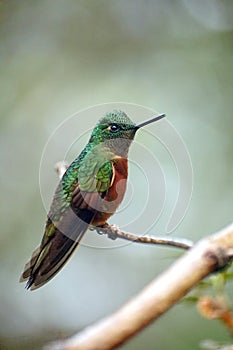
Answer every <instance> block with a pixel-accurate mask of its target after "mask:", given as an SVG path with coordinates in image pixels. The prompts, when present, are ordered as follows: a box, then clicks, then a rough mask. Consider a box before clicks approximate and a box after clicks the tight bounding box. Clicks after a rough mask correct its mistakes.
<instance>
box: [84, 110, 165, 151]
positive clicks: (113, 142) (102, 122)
mask: <svg viewBox="0 0 233 350" xmlns="http://www.w3.org/2000/svg"><path fill="white" fill-rule="evenodd" d="M164 117H165V114H160V115H158V116H154V117H152V118H150V119H149V120H146V121H144V122H142V123H139V124H137V125H136V124H135V123H134V122H133V121H132V120H131V119H130V118H129V117H128V116H127V114H126V113H125V112H122V111H120V110H119V111H117V110H114V111H112V112H109V113H107V114H106V115H105V116H104V117H102V118H100V119H99V121H98V123H97V124H96V126H95V128H94V130H93V131H92V134H91V138H90V140H89V144H90V145H92V146H93V144H94V145H100V144H102V143H104V144H103V146H104V147H107V148H109V149H110V150H111V151H112V152H114V153H116V154H118V155H121V156H127V153H128V149H129V146H130V144H131V142H132V141H133V139H134V136H135V133H136V131H137V130H139V129H140V128H141V127H143V126H145V125H148V124H151V123H153V122H155V121H157V120H160V119H162V118H164Z"/></svg>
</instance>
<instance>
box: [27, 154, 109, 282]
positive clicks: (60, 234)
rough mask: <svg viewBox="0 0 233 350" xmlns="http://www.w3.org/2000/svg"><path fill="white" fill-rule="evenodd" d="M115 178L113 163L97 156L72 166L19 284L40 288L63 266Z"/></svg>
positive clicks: (57, 194) (59, 186)
mask: <svg viewBox="0 0 233 350" xmlns="http://www.w3.org/2000/svg"><path fill="white" fill-rule="evenodd" d="M112 177H113V168H112V163H111V161H109V160H108V159H104V161H103V159H101V160H100V158H98V157H96V156H95V155H92V156H89V157H87V158H86V160H85V159H83V161H82V162H78V161H74V162H73V163H72V164H71V165H70V167H69V168H68V169H67V171H66V173H65V174H64V176H63V178H62V180H61V182H60V183H59V185H58V187H57V190H56V192H55V195H54V199H53V202H52V205H51V208H50V212H49V214H48V218H47V223H46V227H45V233H44V236H43V239H42V242H41V245H40V247H39V248H37V249H36V250H35V251H34V253H33V255H32V258H31V260H30V261H29V262H28V263H27V264H26V266H25V270H24V272H23V274H22V276H21V279H20V281H25V280H28V282H27V288H30V289H36V288H39V287H41V286H42V285H43V284H45V283H47V282H48V281H49V280H50V279H51V278H52V277H53V276H54V275H55V274H56V273H57V272H59V271H60V269H61V268H62V267H63V266H64V264H65V263H66V262H67V260H68V259H69V257H70V256H71V255H72V253H73V252H74V251H75V249H76V248H77V246H78V244H79V242H80V240H81V238H82V236H83V235H84V233H85V232H86V230H87V229H88V227H89V225H90V224H91V223H92V221H93V220H94V218H95V215H96V213H97V212H96V211H95V210H93V208H97V207H98V203H97V202H98V201H99V200H100V198H102V197H103V196H104V194H105V193H106V191H107V190H108V189H109V187H110V186H111V183H112ZM90 200H91V203H92V205H91V207H90Z"/></svg>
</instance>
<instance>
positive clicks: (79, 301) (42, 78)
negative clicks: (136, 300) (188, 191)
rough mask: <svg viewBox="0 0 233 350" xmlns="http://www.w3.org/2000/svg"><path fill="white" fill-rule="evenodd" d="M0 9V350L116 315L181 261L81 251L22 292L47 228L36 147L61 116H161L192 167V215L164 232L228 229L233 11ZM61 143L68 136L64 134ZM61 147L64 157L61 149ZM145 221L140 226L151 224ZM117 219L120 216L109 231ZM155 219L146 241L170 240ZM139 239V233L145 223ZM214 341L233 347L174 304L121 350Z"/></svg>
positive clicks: (201, 6) (132, 6)
mask: <svg viewBox="0 0 233 350" xmlns="http://www.w3.org/2000/svg"><path fill="white" fill-rule="evenodd" d="M0 11H1V17H0V26H1V31H0V38H1V46H0V55H1V56H0V57H1V62H0V65H1V68H0V69H1V81H0V84H1V107H0V108H1V119H0V133H1V138H0V142H1V147H0V150H1V151H0V152H1V153H0V156H1V173H0V174H1V233H0V242H1V245H0V253H1V256H0V277H1V287H0V300H1V306H0V348H1V349H9V350H10V349H24V350H27V349H30V350H34V349H40V348H41V346H42V344H45V343H46V342H47V341H48V340H52V339H57V338H60V337H65V336H67V335H70V334H72V333H73V332H75V331H77V330H80V329H82V328H83V327H85V326H87V325H89V324H91V323H93V322H94V321H96V320H97V319H99V318H101V317H103V316H105V315H107V314H109V313H110V312H112V311H114V310H115V309H117V308H118V307H120V306H121V305H122V304H123V303H124V302H126V301H127V300H128V299H129V298H130V297H131V296H133V295H135V294H136V293H137V292H139V291H140V290H141V289H142V288H143V287H144V286H145V285H146V284H147V283H148V282H149V281H151V280H152V279H153V278H154V277H155V276H156V275H157V274H158V273H160V272H161V271H163V270H164V269H165V268H166V267H167V266H169V264H171V262H172V261H173V260H174V259H175V258H176V257H177V255H178V254H177V251H175V250H172V249H168V248H161V247H148V246H139V245H136V244H130V245H127V246H124V247H122V248H120V249H93V248H90V247H86V246H82V247H80V248H79V251H78V252H77V254H75V255H74V257H73V258H72V259H71V260H70V262H69V264H67V266H66V267H65V268H64V270H62V272H61V273H60V274H59V275H58V276H57V277H56V278H55V279H53V280H52V281H51V282H50V283H49V284H48V285H46V286H44V287H43V288H41V289H39V290H38V291H35V292H28V291H26V290H25V289H24V286H23V285H21V284H19V283H18V279H19V275H20V274H21V272H22V269H23V267H24V264H25V262H26V261H27V260H28V258H29V257H30V254H31V252H32V250H33V249H34V248H35V247H36V246H37V245H38V244H39V242H40V239H41V236H42V233H43V228H44V221H45V217H46V210H45V208H44V206H43V202H42V198H41V195H40V187H39V167H40V159H41V155H42V152H43V148H44V145H45V144H46V142H47V140H48V137H49V136H50V135H51V133H52V132H53V131H54V129H55V128H56V127H57V126H58V125H59V124H60V123H61V122H63V121H64V120H65V118H67V117H68V116H69V115H71V114H73V113H75V112H77V111H79V110H81V109H83V108H87V107H89V106H92V105H95V104H99V103H105V102H109V101H110V102H111V101H122V102H125V103H128V102H130V103H136V104H140V105H145V106H148V107H149V108H152V109H154V110H156V111H158V112H166V114H167V116H168V119H169V121H170V122H171V123H172V124H173V125H174V127H175V128H176V129H177V131H178V132H179V134H180V135H181V137H182V138H183V139H184V141H185V143H186V146H187V148H188V151H189V153H190V156H191V161H192V166H193V172H194V188H193V196H192V199H191V202H190V206H189V209H188V211H187V214H186V216H185V218H184V220H183V221H182V223H181V224H180V225H179V226H178V227H177V228H176V230H175V231H174V232H172V237H173V236H174V237H176V236H180V237H186V238H189V239H192V240H194V241H196V240H198V239H200V238H201V237H203V236H205V235H208V234H210V233H212V232H214V231H215V230H218V229H219V228H221V227H223V226H224V225H226V224H228V223H230V222H231V221H232V209H233V208H232V207H233V205H232V198H233V187H232V173H233V162H232V154H233V142H232V135H233V117H232V110H233V102H232V101H233V100H232V95H233V89H232V79H233V74H232V72H233V69H232V54H233V40H232V39H233V37H232V34H233V21H232V15H233V2H232V1H231V0H229V1H220V0H218V1H217V0H214V1H213V0H212V1H210V0H204V1H187V0H183V1H182V0H180V1H168V0H165V1H163V0H156V1H152V0H148V1H139V0H134V1H132V0H126V1H123V0H120V1H113V0H110V1H107V0H99V1H94V0H89V1H84V0H82V1H81V0H77V1H74V0H68V1H64V0H57V1H52V0H50V1H49V0H41V1H37V2H36V1H29V0H22V1H11V0H7V1H4V0H3V1H1V3H0ZM99 117H100V116H99V115H97V116H96V117H94V116H93V119H91V120H88V127H89V126H90V125H94V124H95V122H96V120H97V119H98V118H99ZM131 117H132V118H133V116H131ZM82 127H83V128H84V129H85V125H82ZM79 133H80V130H79V126H78V125H77V137H78V136H79ZM63 136H64V140H66V141H67V139H68V138H69V133H65V134H64V135H63ZM57 147H58V148H59V151H58V152H57V159H56V160H57V161H58V160H60V158H59V152H60V150H61V149H62V150H63V151H64V152H65V151H66V150H64V149H63V148H65V143H64V144H63V142H62V141H61V142H60V143H59V145H57ZM132 148H133V147H132ZM79 152H80V149H78V148H77V149H75V154H78V153H79ZM155 153H156V151H155ZM134 156H135V157H136V155H135V154H134V155H133V153H132V158H133V157H134ZM55 158H56V152H55ZM71 160H72V158H70V161H71ZM170 163H171V161H170ZM53 165H54V163H53V162H51V164H48V169H47V172H48V173H51V182H49V183H48V184H50V187H51V189H50V190H51V192H52V190H53V189H54V186H55V185H56V183H57V178H56V174H55V173H54V172H53ZM165 166H166V164H165ZM167 168H168V170H167V171H169V164H167ZM170 170H171V169H170ZM165 172H166V171H165ZM173 172H174V169H173V170H171V175H172V174H173ZM131 175H132V177H131V181H132V183H134V186H135V188H136V186H137V185H139V184H137V177H136V176H135V177H134V176H133V174H131ZM168 185H169V184H168ZM170 186H171V187H172V186H175V185H174V184H172V183H171V184H170ZM139 187H140V185H139ZM168 197H169V195H168ZM50 199H51V197H50ZM155 201H156V198H155ZM136 203H137V206H138V208H140V206H141V205H142V203H140V201H137V202H136ZM165 204H166V203H165ZM167 204H168V206H169V201H168V203H167ZM144 214H145V216H144V217H143V219H142V220H143V221H145V222H146V221H147V220H150V219H151V218H150V217H149V215H150V213H144ZM121 220H123V221H124V211H122V212H121V213H120V214H119V220H118V219H115V220H114V218H113V219H112V222H115V223H116V224H119V223H120V222H121ZM161 222H162V223H163V222H164V221H163V220H162V221H161ZM162 223H160V221H158V223H156V224H154V226H153V227H152V228H151V230H150V232H149V233H151V234H152V233H153V234H155V233H159V234H164V232H165V230H164V225H163V224H162ZM135 233H142V232H140V227H138V226H137V227H135ZM89 234H92V235H93V234H94V233H89ZM97 239H98V237H97ZM110 244H111V242H110ZM229 290H232V284H231V285H230V286H229ZM231 295H232V294H231ZM232 302H233V300H232ZM209 338H210V339H213V340H216V341H222V342H228V343H229V342H230V341H231V339H230V336H229V334H228V332H227V330H226V329H225V328H224V327H223V326H222V325H221V324H219V323H218V322H217V321H207V320H204V319H203V318H201V316H200V315H199V314H198V313H197V311H196V309H195V307H194V306H187V305H186V304H179V305H177V306H176V307H174V308H173V309H172V310H171V311H170V312H168V313H167V314H166V315H165V316H163V317H162V318H161V319H159V320H158V322H156V323H154V324H152V325H151V326H150V327H148V328H147V329H146V330H145V331H143V332H142V333H141V334H139V335H138V336H137V337H136V338H134V339H133V340H131V341H130V342H128V343H127V344H126V345H124V346H123V347H122V348H123V349H127V350H130V349H142V348H145V349H179V350H182V349H185V350H187V349H198V348H199V345H198V344H199V342H200V341H201V340H203V339H209Z"/></svg>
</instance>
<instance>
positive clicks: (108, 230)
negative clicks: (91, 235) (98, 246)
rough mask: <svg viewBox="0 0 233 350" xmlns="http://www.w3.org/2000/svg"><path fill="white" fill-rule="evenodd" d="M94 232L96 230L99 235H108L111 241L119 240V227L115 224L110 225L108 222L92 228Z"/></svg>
mask: <svg viewBox="0 0 233 350" xmlns="http://www.w3.org/2000/svg"><path fill="white" fill-rule="evenodd" d="M92 230H96V232H97V233H98V234H99V235H107V236H108V238H110V239H113V240H115V239H117V237H118V234H117V233H118V232H119V227H118V226H117V225H115V224H112V225H109V224H108V223H107V222H106V223H105V224H104V225H101V226H95V227H92Z"/></svg>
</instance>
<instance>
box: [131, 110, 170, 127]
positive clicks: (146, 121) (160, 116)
mask: <svg viewBox="0 0 233 350" xmlns="http://www.w3.org/2000/svg"><path fill="white" fill-rule="evenodd" d="M164 117H166V114H159V115H157V116H156V117H153V118H151V119H148V120H145V121H144V122H142V123H139V124H138V125H136V126H135V129H136V130H138V129H140V128H142V127H143V126H145V125H147V124H150V123H154V122H156V121H157V120H160V119H162V118H164Z"/></svg>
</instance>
